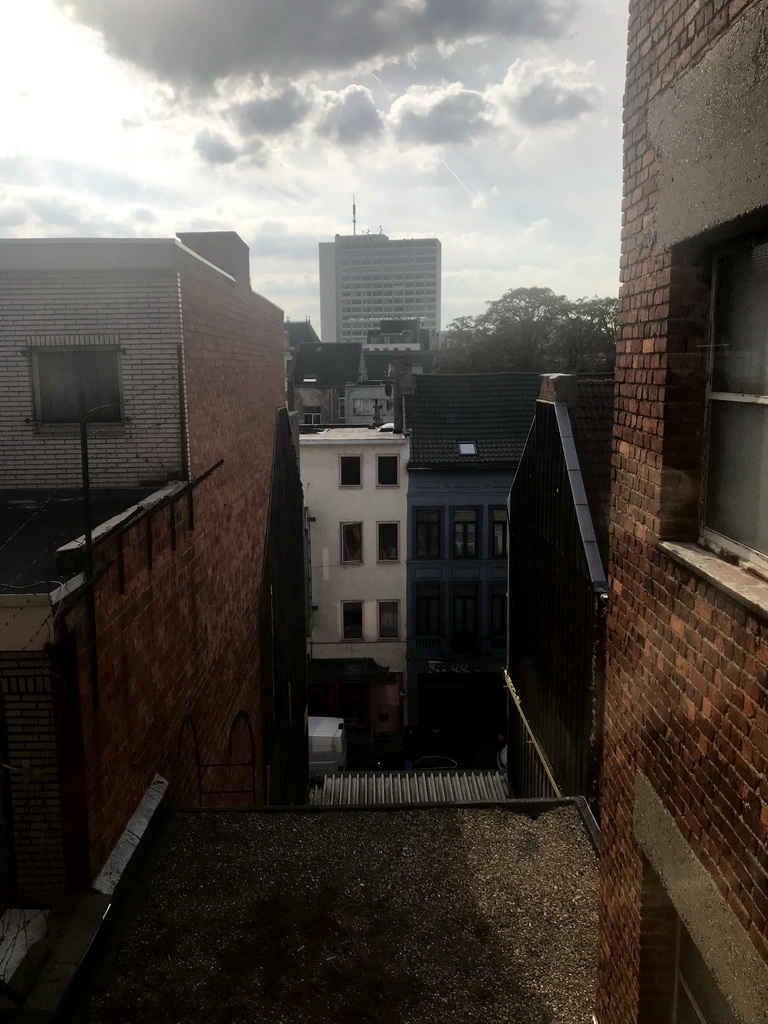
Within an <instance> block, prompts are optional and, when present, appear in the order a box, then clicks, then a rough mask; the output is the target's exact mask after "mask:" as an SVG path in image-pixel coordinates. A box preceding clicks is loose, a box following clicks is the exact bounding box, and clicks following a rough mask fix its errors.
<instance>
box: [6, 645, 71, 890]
mask: <svg viewBox="0 0 768 1024" xmlns="http://www.w3.org/2000/svg"><path fill="white" fill-rule="evenodd" d="M50 668H51V667H50V663H49V660H48V657H47V655H46V654H44V653H42V652H38V651H21V652H18V653H14V652H0V679H2V699H3V705H4V717H5V729H6V737H5V742H4V746H6V747H7V757H8V761H9V764H11V765H13V766H14V768H16V769H17V771H15V772H13V773H11V774H10V776H9V779H10V786H9V787H8V788H9V790H10V804H9V805H8V806H4V807H3V817H4V818H5V819H6V821H8V820H10V824H11V826H12V829H13V842H14V854H15V878H14V877H13V876H12V877H11V878H10V879H9V896H10V897H11V899H12V900H14V901H15V902H17V903H20V905H21V906H27V907H29V906H47V905H49V903H50V901H51V899H52V898H53V897H54V895H55V894H56V893H57V892H58V891H59V890H60V888H61V886H62V885H63V882H64V850H63V844H62V828H61V807H60V803H59V789H58V765H57V749H56V726H55V714H54V697H53V692H52V681H51V671H50ZM4 753H5V751H4Z"/></svg>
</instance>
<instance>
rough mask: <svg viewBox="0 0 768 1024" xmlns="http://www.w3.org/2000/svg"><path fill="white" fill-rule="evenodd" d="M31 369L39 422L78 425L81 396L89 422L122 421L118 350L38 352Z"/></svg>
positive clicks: (41, 350)
mask: <svg viewBox="0 0 768 1024" xmlns="http://www.w3.org/2000/svg"><path fill="white" fill-rule="evenodd" d="M33 366H34V379H35V398H36V402H35V405H36V410H37V418H38V421H39V422H40V423H78V422H79V421H80V401H81V395H82V400H83V405H84V408H85V417H86V419H87V420H88V421H89V422H91V423H119V422H120V421H121V419H122V413H121V409H120V365H119V353H118V350H117V349H115V348H60V349H52V348H51V349H38V350H37V351H35V352H34V354H33Z"/></svg>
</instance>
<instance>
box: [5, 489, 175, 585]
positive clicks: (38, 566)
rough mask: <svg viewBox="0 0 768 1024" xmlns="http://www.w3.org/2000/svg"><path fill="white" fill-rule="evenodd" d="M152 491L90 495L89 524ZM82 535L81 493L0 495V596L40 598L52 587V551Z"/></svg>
mask: <svg viewBox="0 0 768 1024" xmlns="http://www.w3.org/2000/svg"><path fill="white" fill-rule="evenodd" d="M154 490H155V488H153V487H149V488H146V487H145V488H119V489H109V490H92V491H91V522H92V524H93V528H94V529H95V528H96V527H97V526H98V525H99V524H100V523H104V522H106V521H107V520H108V519H111V518H112V517H113V516H116V515H119V514H120V513H121V512H124V511H126V510H127V509H129V508H131V507H132V506H133V505H136V504H138V503H139V502H140V501H141V500H142V499H143V498H146V497H147V495H149V494H151V493H152V492H153V491H154ZM83 533H84V524H83V499H82V492H81V491H74V490H64V489H62V488H57V489H54V490H52V491H51V490H3V491H0V548H1V549H2V554H0V562H2V570H0V594H39V593H48V592H50V591H52V590H55V589H56V582H57V580H59V579H61V576H60V575H59V574H58V573H57V569H56V551H57V550H58V549H59V548H60V547H62V546H63V545H64V544H67V543H69V542H70V541H72V540H75V539H76V538H77V537H80V536H82V534H83Z"/></svg>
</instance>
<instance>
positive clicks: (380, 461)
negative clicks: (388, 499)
mask: <svg viewBox="0 0 768 1024" xmlns="http://www.w3.org/2000/svg"><path fill="white" fill-rule="evenodd" d="M399 461H400V460H399V459H398V457H397V455H379V456H377V458H376V483H377V484H378V486H379V487H397V484H398V468H399V467H398V464H399Z"/></svg>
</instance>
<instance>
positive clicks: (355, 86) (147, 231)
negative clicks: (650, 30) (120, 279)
mask: <svg viewBox="0 0 768 1024" xmlns="http://www.w3.org/2000/svg"><path fill="white" fill-rule="evenodd" d="M228 4H231V8H232V10H233V11H235V13H236V16H235V15H233V16H232V18H231V19H230V20H231V22H232V23H231V24H228V25H226V26H223V27H221V28H220V27H219V26H218V25H215V24H213V22H214V21H215V20H218V21H227V19H222V18H221V12H220V8H219V7H217V6H216V5H212V4H210V3H209V2H208V0H205V2H204V3H203V2H202V0H183V2H182V0H162V2H161V0H152V2H151V3H150V0H131V2H130V3H128V2H127V0H111V2H110V3H103V2H102V0H99V3H98V4H97V3H96V2H95V0H93V2H92V3H90V6H89V5H88V4H85V3H83V4H80V5H79V6H80V11H81V14H83V12H84V13H85V14H87V15H88V17H89V18H90V23H91V24H93V25H94V26H96V28H97V29H99V31H96V30H94V28H91V27H87V26H86V25H85V24H83V23H75V22H74V21H72V20H68V19H67V18H64V17H62V15H61V13H60V5H59V4H57V3H56V0H25V2H24V3H23V4H14V5H11V6H10V7H9V11H8V12H6V13H5V14H4V30H5V39H6V40H7V45H6V48H5V51H4V58H3V62H2V63H0V88H1V89H2V95H3V99H4V109H3V129H4V135H3V158H2V159H1V160H0V234H2V235H4V236H7V237H21V236H24V235H35V236H44V235H63V234H92V235H110V234H111V235H119V234H124V235H126V236H132V235H140V236H156V237H157V236H170V235H173V234H174V233H175V232H176V231H181V230H195V229H197V230H205V229H232V230H236V231H238V232H239V233H240V234H241V236H242V237H243V238H244V239H245V240H246V241H247V242H248V244H249V245H250V246H251V254H252V272H253V283H254V287H256V288H257V289H258V290H259V291H261V292H262V293H263V294H265V295H267V297H269V298H272V299H273V300H274V301H275V302H277V304H278V305H280V306H282V307H283V308H284V309H285V310H286V312H287V313H288V314H289V315H290V316H292V317H293V318H294V319H296V318H303V317H304V316H305V315H306V314H310V315H311V316H312V319H313V321H314V322H315V323H318V322H319V310H318V286H317V248H316V242H318V241H321V240H328V239H332V238H333V235H334V234H335V233H336V232H347V231H350V230H351V227H352V222H351V203H352V193H353V192H354V193H355V194H356V196H357V217H358V230H360V229H365V228H370V229H371V230H372V231H378V230H379V226H381V227H383V229H384V230H385V231H386V232H387V233H388V234H389V235H390V237H399V236H407V235H410V236H412V237H413V236H419V235H431V234H435V235H437V237H439V238H440V239H441V240H442V243H443V265H444V269H445V279H444V284H443V305H444V311H443V322H444V323H447V322H448V321H449V320H450V319H452V318H453V317H454V316H457V315H461V314H463V313H476V312H479V311H480V310H482V309H483V308H484V302H485V301H486V300H488V299H493V298H496V297H498V296H499V295H500V294H502V293H503V292H504V291H505V290H506V289H507V288H509V287H513V286H516V285H518V284H519V285H527V284H543V285H550V286H551V287H553V288H554V289H555V290H556V291H557V292H562V293H565V294H568V295H571V296H573V297H576V296H578V295H580V294H585V295H586V294H592V293H594V292H598V293H608V292H610V291H614V292H615V289H616V277H617V269H616V268H617V266H618V245H619V229H620V223H619V217H620V214H619V207H620V183H621V161H620V133H621V123H620V100H621V89H622V75H623V65H624V42H625V35H626V33H625V23H624V14H623V13H622V12H620V11H617V10H616V5H615V4H613V2H612V0H591V2H590V4H589V5H583V6H582V7H581V8H579V10H578V12H577V13H574V12H575V11H576V7H575V5H573V4H570V3H565V4H559V0H552V2H550V0H547V2H546V4H538V5H537V4H536V3H526V4H523V3H522V2H521V3H514V2H512V3H510V2H509V0H488V2H484V0H477V2H475V3H473V4H469V3H467V2H466V0H439V2H438V0H424V2H420V0H386V2H385V0H370V2H368V0H365V3H364V2H363V0H352V2H351V3H347V7H348V8H349V10H350V12H351V13H350V18H351V20H350V21H349V23H346V22H345V23H344V24H341V22H340V21H339V19H340V18H341V14H340V13H339V12H340V10H341V7H339V6H338V5H336V3H335V0H334V2H333V3H332V0H318V3H317V4H316V5H315V3H314V0H313V3H312V4H306V3H305V2H302V3H301V4H300V5H299V4H298V2H297V3H294V0H290V2H289V0H283V2H281V3H278V2H277V0H265V2H264V3H263V4H262V3H259V4H257V3H255V2H253V0H228ZM86 7H88V10H87V11H86ZM182 7H184V8H185V9H188V10H190V11H191V12H192V14H193V15H194V14H195V12H196V11H197V15H196V16H195V17H196V18H197V20H195V17H192V20H191V21H190V24H189V33H190V38H189V40H188V42H189V52H188V53H187V54H186V55H185V54H184V53H182V52H181V50H182V46H181V40H180V37H177V38H175V39H170V38H166V37H163V38H158V37H157V35H156V34H155V35H154V36H153V35H152V34H151V33H149V34H148V35H147V37H146V38H144V39H140V38H139V35H138V33H139V30H140V29H141V28H142V27H144V28H146V27H147V26H155V27H156V26H157V25H158V24H160V20H161V19H163V18H165V19H166V24H167V25H169V26H170V25H172V24H173V23H174V19H177V18H178V16H179V11H180V10H181V8H182ZM299 9H301V11H302V12H303V18H304V23H302V24H300V25H299V26H298V28H299V31H298V34H293V35H292V32H293V30H294V29H295V28H296V23H295V22H296V18H297V17H298V15H297V14H296V12H298V11H299ZM258 10H263V11H266V12H267V16H268V17H274V18H276V19H280V18H282V19H283V20H282V21H281V22H280V31H279V32H278V33H277V36H276V37H275V38H276V39H277V42H276V43H275V49H274V54H272V55H271V56H270V55H268V56H267V57H266V58H265V59H264V61H263V62H262V64H259V61H261V58H262V55H263V52H264V48H265V47H266V45H267V42H266V39H267V36H266V35H264V39H263V40H260V41H258V46H257V47H256V48H255V49H254V47H253V34H254V30H253V24H254V23H253V20H252V18H253V12H254V11H258ZM323 10H328V11H331V12H332V19H331V22H330V23H329V25H328V26H326V27H323V26H319V27H318V24H317V22H318V19H319V17H320V14H319V12H321V11H323ZM526 10H529V11H530V12H533V13H532V14H531V15H530V17H531V18H533V19H534V21H535V19H536V18H539V19H541V17H542V16H543V15H542V12H544V11H549V12H550V14H552V12H555V14H554V15H553V17H554V16H555V15H557V16H556V18H555V21H554V22H549V23H547V24H548V26H549V27H547V26H546V25H545V22H542V21H541V20H539V23H538V24H539V28H538V29H536V31H534V27H535V26H534V21H530V20H529V21H528V22H527V23H526V22H525V18H526V17H529V15H527V14H526ZM281 11H282V12H283V13H282V14H281V13H280V12H281ZM372 11H374V12H375V11H380V12H381V19H380V20H381V23H380V24H379V22H378V21H377V22H376V24H375V25H373V26H371V25H368V26H367V29H366V32H368V33H369V34H367V35H366V33H365V32H364V33H363V37H362V38H361V39H360V40H359V41H355V42H354V45H352V43H351V42H350V38H351V36H350V33H351V32H352V30H353V28H354V27H355V26H356V25H357V26H358V27H359V26H360V25H363V23H364V22H366V19H367V22H370V21H371V12H372ZM558 11H559V12H560V14H557V12H558ZM83 16H84V14H83ZM133 16H135V21H136V24H135V26H134V28H131V26H130V25H129V24H128V21H129V19H130V17H133ZM292 18H293V19H294V23H293V24H292V23H291V19H292ZM238 19H240V21H239V24H240V27H241V29H242V30H243V39H242V45H241V43H240V42H239V41H237V40H235V42H234V44H233V49H232V50H231V51H227V49H226V47H225V46H224V43H225V42H229V41H231V40H232V37H233V34H234V30H235V26H236V24H238ZM243 19H245V20H243ZM356 19H358V20H356ZM515 19H517V20H516V21H515ZM521 19H522V20H521ZM102 21H103V22H104V24H103V25H101V22H102ZM107 22H109V24H107ZM118 22H119V23H118ZM499 24H500V25H501V28H500V30H499V35H498V37H496V38H491V37H490V35H489V33H490V31H491V26H493V27H494V31H495V30H496V28H498V26H499ZM555 24H556V26H557V28H558V32H559V34H557V33H553V31H551V29H552V26H553V25H555ZM526 25H527V27H526ZM99 26H101V27H99ZM413 26H416V28H417V29H418V31H417V32H416V33H415V34H413V35H409V33H408V31H406V29H408V28H409V27H413ZM542 26H544V27H542ZM202 27H206V28H207V29H209V30H210V31H209V34H208V37H207V38H208V39H209V41H210V50H211V53H210V54H209V55H208V56H206V55H205V54H201V53H200V52H198V50H199V47H200V46H201V45H202V42H201V41H202V40H203V38H204V33H202ZM102 28H103V30H104V32H105V34H106V38H107V43H106V44H105V42H104V41H103V39H102V37H101V35H100V32H101V29H102ZM565 28H567V29H568V30H569V31H568V32H567V33H564V32H562V31H560V30H561V29H565ZM334 29H337V30H340V31H341V35H340V36H339V38H338V39H336V40H335V41H334V40H330V39H329V38H327V36H328V34H329V33H330V32H331V31H332V30H334ZM313 32H316V33H317V32H319V38H318V39H317V53H318V55H319V56H318V60H317V61H313V60H308V59H307V53H308V52H309V48H310V44H311V43H314V42H315V40H314V39H313V38H311V37H312V33H313ZM291 40H292V41H293V45H294V50H295V52H294V53H293V54H292V55H291V54H287V55H286V47H287V46H288V44H289V43H290V42H291ZM342 43H350V47H351V49H350V50H349V52H348V53H347V54H346V56H345V55H344V54H341V56H339V53H340V48H341V44H342ZM107 46H108V47H109V51H108V50H107ZM281 46H282V47H283V49H282V50H281V49H280V47H281ZM134 50H135V51H136V52H135V53H134V52H133V51H134ZM374 51H375V52H376V54H377V56H376V57H370V59H369V58H368V57H366V54H370V53H373V52H374ZM117 52H119V53H120V54H121V57H122V58H123V59H115V57H114V56H111V55H110V53H117ZM284 58H285V60H284ZM131 61H133V62H134V63H131ZM185 61H186V62H187V63H186V64H185ZM286 61H287V62H286ZM137 62H138V64H140V65H141V67H140V68H139V67H137ZM174 62H175V63H174ZM323 62H325V64H323ZM299 65H301V66H300V68H299ZM331 65H333V67H332V69H331V70H329V71H328V73H327V74H326V73H323V72H322V70H318V68H322V67H323V66H328V67H329V68H331ZM361 66H363V67H366V68H367V69H368V72H367V73H366V74H363V73H362V72H355V73H353V72H352V71H350V70H349V69H350V68H352V67H361ZM260 69H261V70H260ZM296 69H298V70H296ZM262 70H263V71H265V72H268V74H265V75H262V74H261V71H262ZM227 71H229V72H231V73H232V74H231V76H230V77H228V78H227V77H221V76H222V75H225V73H226V72H227ZM289 77H291V78H292V79H293V81H292V82H289V81H288V78H289ZM214 79H216V80H217V84H216V85H215V87H214V86H213V85H212V83H213V82H214ZM168 83H171V84H168ZM183 83H187V84H189V85H190V86H196V88H197V92H196V94H194V95H193V94H192V92H190V91H189V90H185V89H183V88H180V84H183ZM565 115H571V116H570V117H566V116H565ZM361 143H362V144H361ZM526 275H529V277H530V279H526ZM534 278H535V279H534Z"/></svg>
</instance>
